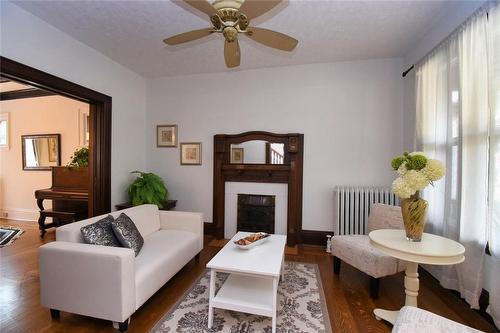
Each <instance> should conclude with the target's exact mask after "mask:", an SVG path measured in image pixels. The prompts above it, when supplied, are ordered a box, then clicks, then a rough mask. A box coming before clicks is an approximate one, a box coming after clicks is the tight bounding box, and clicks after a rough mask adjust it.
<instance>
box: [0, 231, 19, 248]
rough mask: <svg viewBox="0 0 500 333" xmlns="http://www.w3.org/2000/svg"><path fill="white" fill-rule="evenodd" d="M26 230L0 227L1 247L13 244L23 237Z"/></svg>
mask: <svg viewBox="0 0 500 333" xmlns="http://www.w3.org/2000/svg"><path fill="white" fill-rule="evenodd" d="M23 232H24V230H22V229H19V228H16V227H8V226H1V227H0V247H4V246H7V245H10V244H12V243H13V242H14V241H15V240H16V239H18V238H19V237H21V234H22V233H23Z"/></svg>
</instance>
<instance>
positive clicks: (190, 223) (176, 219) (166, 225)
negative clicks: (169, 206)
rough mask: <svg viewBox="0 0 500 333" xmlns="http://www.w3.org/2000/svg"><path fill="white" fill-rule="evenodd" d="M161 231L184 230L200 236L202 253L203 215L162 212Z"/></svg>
mask: <svg viewBox="0 0 500 333" xmlns="http://www.w3.org/2000/svg"><path fill="white" fill-rule="evenodd" d="M160 229H164V230H167V229H174V230H183V231H189V232H192V233H195V234H196V235H197V236H199V238H200V239H199V241H200V249H199V250H200V251H201V250H202V249H203V214H202V213H192V212H179V211H173V210H160Z"/></svg>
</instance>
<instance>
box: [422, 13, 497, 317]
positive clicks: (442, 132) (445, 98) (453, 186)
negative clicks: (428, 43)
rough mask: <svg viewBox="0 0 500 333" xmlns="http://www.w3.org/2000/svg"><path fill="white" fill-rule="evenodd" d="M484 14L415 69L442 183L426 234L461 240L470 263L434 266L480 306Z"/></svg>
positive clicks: (425, 131)
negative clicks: (441, 168)
mask: <svg viewBox="0 0 500 333" xmlns="http://www.w3.org/2000/svg"><path fill="white" fill-rule="evenodd" d="M486 31H487V15H486V11H485V10H480V11H478V12H477V13H476V14H475V15H474V16H473V17H472V18H470V19H469V20H468V21H467V22H466V23H464V24H463V25H462V26H461V27H460V28H459V29H458V30H457V32H455V33H454V34H453V35H452V36H451V37H450V38H448V39H447V41H445V42H444V43H443V44H442V45H441V46H440V47H439V48H438V49H436V50H435V51H434V52H433V54H431V55H429V56H428V58H427V59H425V60H424V61H423V62H422V63H421V64H419V65H418V66H417V72H416V79H417V82H416V87H417V105H416V106H417V145H418V146H419V149H421V150H423V151H424V152H426V153H427V154H428V155H429V157H431V158H437V159H439V160H441V161H443V162H444V163H445V165H446V168H447V174H446V177H445V179H444V180H441V181H438V182H437V183H436V184H435V187H434V188H430V189H428V190H426V191H425V193H424V196H426V198H427V199H428V200H429V219H428V220H429V223H428V231H429V232H432V233H436V234H441V235H444V236H445V237H449V238H452V239H455V240H457V241H459V242H460V243H462V244H463V245H464V246H465V248H466V253H465V256H466V259H465V262H464V263H462V264H459V265H455V266H451V267H431V268H430V270H431V272H432V273H433V274H434V275H435V276H436V277H437V278H438V279H439V281H440V282H441V284H442V285H443V286H444V287H446V288H451V289H456V290H458V291H460V293H461V295H462V297H464V298H465V299H466V300H467V302H468V303H469V304H470V305H471V307H473V308H478V307H479V304H478V300H479V295H480V293H481V289H482V282H483V278H482V272H483V264H484V250H485V247H486V242H487V237H486V225H487V223H486V221H487V216H488V205H487V203H488V139H489V138H488V135H489V116H490V115H489V106H488V57H487V33H486Z"/></svg>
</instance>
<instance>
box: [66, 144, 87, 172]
mask: <svg viewBox="0 0 500 333" xmlns="http://www.w3.org/2000/svg"><path fill="white" fill-rule="evenodd" d="M66 166H67V167H68V168H81V167H88V166H89V148H88V147H82V148H78V149H77V150H75V152H74V153H73V156H71V161H69V163H68V164H67V165H66Z"/></svg>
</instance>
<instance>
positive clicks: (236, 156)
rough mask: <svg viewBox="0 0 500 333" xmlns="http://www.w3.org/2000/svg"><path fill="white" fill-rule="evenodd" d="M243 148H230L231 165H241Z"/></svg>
mask: <svg viewBox="0 0 500 333" xmlns="http://www.w3.org/2000/svg"><path fill="white" fill-rule="evenodd" d="M243 156H244V148H231V164H242V163H243V161H244V157H243Z"/></svg>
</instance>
